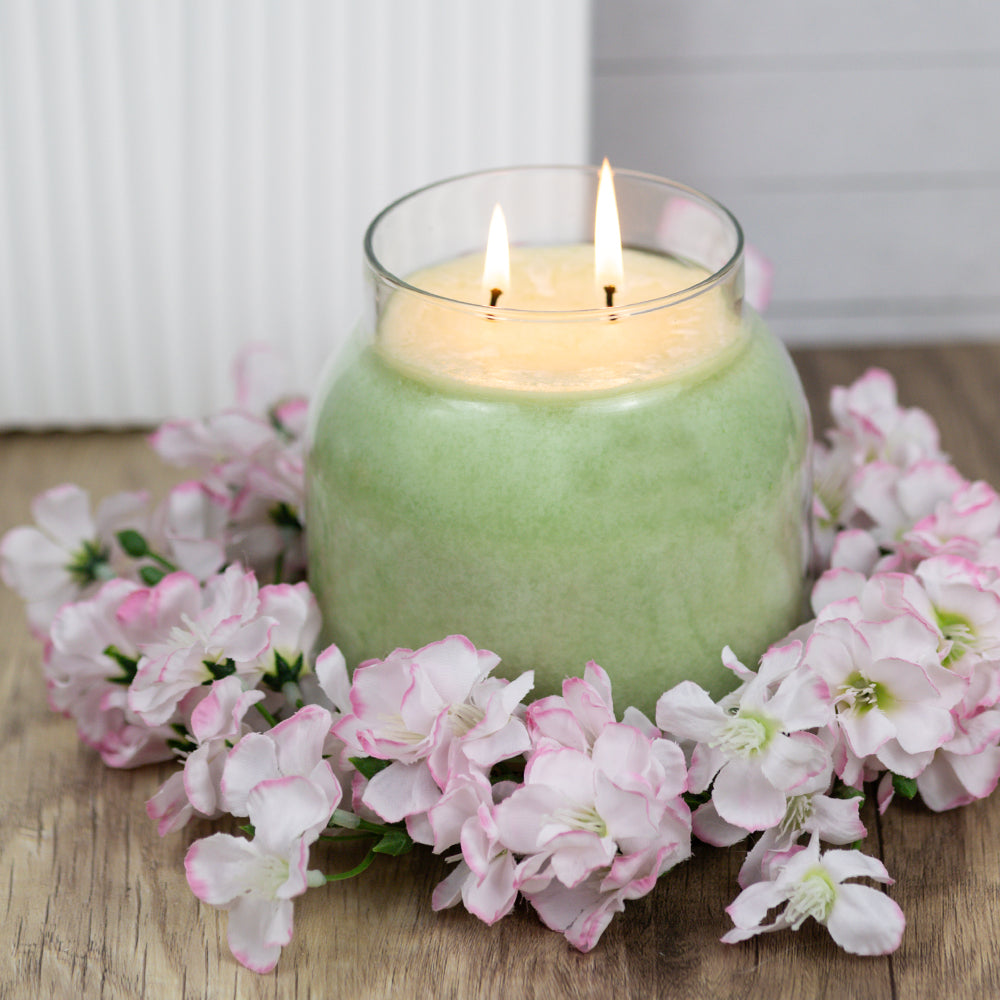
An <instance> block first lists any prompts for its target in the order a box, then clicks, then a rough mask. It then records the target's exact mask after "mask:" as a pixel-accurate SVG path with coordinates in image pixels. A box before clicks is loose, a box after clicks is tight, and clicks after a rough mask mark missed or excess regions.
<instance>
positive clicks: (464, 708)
mask: <svg viewBox="0 0 1000 1000" xmlns="http://www.w3.org/2000/svg"><path fill="white" fill-rule="evenodd" d="M485 718H486V713H485V712H484V711H483V710H482V709H481V708H478V707H477V706H475V705H469V704H468V703H466V702H462V703H461V704H459V705H451V706H450V707H449V708H448V721H449V722H450V723H451V729H452V732H453V733H454V734H455V735H456V736H464V735H465V734H466V733H467V732H468V731H469V730H470V729H472V728H473V726H478V725H479V723H480V722H482V721H483V719H485Z"/></svg>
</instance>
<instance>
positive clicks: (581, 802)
mask: <svg viewBox="0 0 1000 1000" xmlns="http://www.w3.org/2000/svg"><path fill="white" fill-rule="evenodd" d="M686 790H687V772H686V768H685V765H684V757H683V754H682V752H681V750H680V748H679V747H678V746H677V745H676V744H675V743H672V742H671V741H669V740H664V739H654V740H650V739H649V738H648V737H646V736H644V735H643V734H642V733H640V732H639V731H638V730H637V729H634V728H633V727H631V726H626V725H623V724H621V723H616V724H613V725H609V726H606V727H605V728H604V729H603V730H602V732H601V733H600V735H599V736H598V737H597V738H596V740H595V741H594V745H593V748H592V750H591V752H590V753H589V754H588V753H584V752H582V751H579V750H573V749H569V748H565V747H556V746H551V745H542V746H541V747H540V748H539V749H538V750H536V751H535V752H534V753H533V754H532V755H531V757H530V758H529V760H528V763H527V766H526V767H525V772H524V784H523V785H522V786H520V787H518V788H516V789H515V790H514V791H513V792H512V793H511V794H510V795H509V796H508V797H507V798H505V799H504V800H503V801H502V802H500V803H499V804H498V805H497V806H496V808H495V810H494V816H495V819H496V824H497V828H498V831H499V838H500V841H501V842H502V843H503V844H504V845H505V846H507V847H508V848H509V849H510V850H512V851H513V852H514V853H515V854H518V855H521V856H522V857H523V858H524V859H525V860H524V861H522V862H521V864H520V865H519V869H518V884H519V887H520V888H521V889H522V891H523V892H524V893H525V894H526V895H530V894H531V893H535V892H539V891H540V890H542V889H543V888H544V887H545V886H546V885H548V883H549V882H550V881H551V880H552V879H553V878H555V879H557V880H558V881H559V882H561V883H562V884H563V885H564V886H566V887H567V888H572V887H574V886H576V885H578V884H580V883H581V882H583V881H584V880H585V879H587V878H588V876H590V875H591V874H593V873H595V872H597V871H599V870H603V869H608V868H610V866H611V865H612V864H613V862H614V861H615V858H616V856H617V855H618V854H619V853H621V854H623V855H633V854H637V853H642V854H647V855H648V854H649V853H650V852H651V853H652V854H657V853H658V852H659V850H660V848H662V847H668V848H669V850H668V855H669V857H670V858H671V859H672V863H676V861H679V860H682V859H683V858H684V857H687V854H688V853H689V852H690V812H689V810H688V807H687V805H686V804H685V803H684V801H683V799H682V798H681V795H682V793H683V792H684V791H686Z"/></svg>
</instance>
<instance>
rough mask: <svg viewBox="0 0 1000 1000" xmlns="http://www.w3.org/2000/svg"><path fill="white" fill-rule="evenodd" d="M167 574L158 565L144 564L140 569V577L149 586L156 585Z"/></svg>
mask: <svg viewBox="0 0 1000 1000" xmlns="http://www.w3.org/2000/svg"><path fill="white" fill-rule="evenodd" d="M166 575H167V574H166V573H165V572H164V571H163V570H162V569H160V568H159V567H158V566H142V567H140V569H139V579H141V580H142V582H143V583H144V584H146V586H147V587H155V586H156V585H157V584H158V583H159V582H160V581H161V580H162V579H163V578H164V577H165V576H166Z"/></svg>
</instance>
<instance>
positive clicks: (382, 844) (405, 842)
mask: <svg viewBox="0 0 1000 1000" xmlns="http://www.w3.org/2000/svg"><path fill="white" fill-rule="evenodd" d="M412 850H413V841H412V840H411V839H410V836H409V834H407V832H406V831H405V830H388V831H387V832H386V833H384V834H383V835H382V839H381V840H379V842H378V843H377V844H376V845H375V846H374V847H373V848H372V851H374V852H375V853H376V854H391V855H392V856H393V857H394V858H396V857H399V855H400V854H406V853H407V852H408V851H412Z"/></svg>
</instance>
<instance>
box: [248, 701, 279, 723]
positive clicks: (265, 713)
mask: <svg viewBox="0 0 1000 1000" xmlns="http://www.w3.org/2000/svg"><path fill="white" fill-rule="evenodd" d="M254 708H256V709H257V711H258V712H260V714H261V715H262V716H263V717H264V721H265V722H266V723H267V724H268V725H269V726H270V727H271V728H272V729H274V727H275V726H276V725H277V724H278V720H277V719H276V718H275V717H274V716H273V715H272V714H271V713H270V712H269V711H268V710H267V709H266V708H264V706H263V705H262V704H261V703H260V702H257V704H256V705H254Z"/></svg>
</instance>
